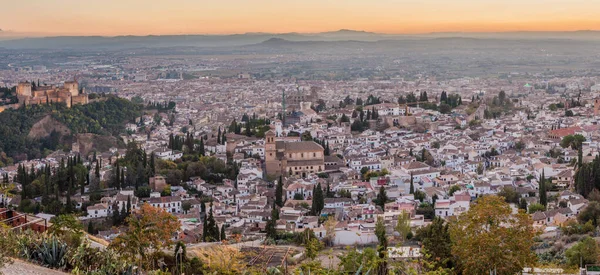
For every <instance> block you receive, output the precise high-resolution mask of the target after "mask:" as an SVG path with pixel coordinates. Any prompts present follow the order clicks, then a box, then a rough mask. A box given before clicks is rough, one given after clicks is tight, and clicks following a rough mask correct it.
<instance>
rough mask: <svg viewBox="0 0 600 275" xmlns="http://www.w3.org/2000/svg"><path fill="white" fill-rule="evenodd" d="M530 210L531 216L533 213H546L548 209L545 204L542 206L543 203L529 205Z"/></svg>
mask: <svg viewBox="0 0 600 275" xmlns="http://www.w3.org/2000/svg"><path fill="white" fill-rule="evenodd" d="M528 209H529V210H528V212H529V214H533V213H535V212H538V211H544V210H546V207H545V206H544V205H543V204H541V203H532V204H530V205H529V208H528Z"/></svg>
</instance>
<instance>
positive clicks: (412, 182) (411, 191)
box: [409, 173, 415, 194]
mask: <svg viewBox="0 0 600 275" xmlns="http://www.w3.org/2000/svg"><path fill="white" fill-rule="evenodd" d="M414 193H415V184H414V177H413V175H412V173H410V190H409V194H414Z"/></svg>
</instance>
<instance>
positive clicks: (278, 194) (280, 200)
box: [275, 176, 283, 207]
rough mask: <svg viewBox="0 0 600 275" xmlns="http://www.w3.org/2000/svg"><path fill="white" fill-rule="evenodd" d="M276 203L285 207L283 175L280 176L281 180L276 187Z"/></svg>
mask: <svg viewBox="0 0 600 275" xmlns="http://www.w3.org/2000/svg"><path fill="white" fill-rule="evenodd" d="M275 204H276V205H277V206H279V207H283V176H279V181H278V182H277V187H276V188H275Z"/></svg>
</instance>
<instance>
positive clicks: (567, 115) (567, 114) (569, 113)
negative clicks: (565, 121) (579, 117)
mask: <svg viewBox="0 0 600 275" xmlns="http://www.w3.org/2000/svg"><path fill="white" fill-rule="evenodd" d="M574 115H575V114H573V111H571V110H566V111H565V116H566V117H572V116H574Z"/></svg>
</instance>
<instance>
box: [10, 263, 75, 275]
mask: <svg viewBox="0 0 600 275" xmlns="http://www.w3.org/2000/svg"><path fill="white" fill-rule="evenodd" d="M0 274H3V275H67V274H68V273H64V272H60V271H58V270H54V269H48V268H45V267H43V266H39V265H35V264H31V263H28V262H24V261H21V260H14V261H13V263H12V264H9V265H6V266H5V267H4V268H1V269H0Z"/></svg>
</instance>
